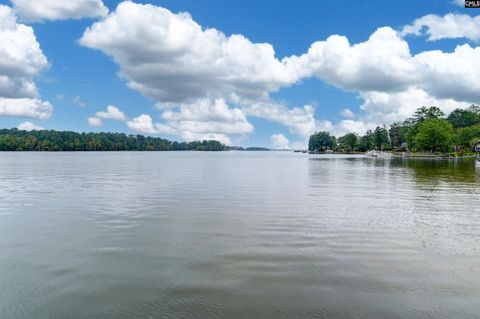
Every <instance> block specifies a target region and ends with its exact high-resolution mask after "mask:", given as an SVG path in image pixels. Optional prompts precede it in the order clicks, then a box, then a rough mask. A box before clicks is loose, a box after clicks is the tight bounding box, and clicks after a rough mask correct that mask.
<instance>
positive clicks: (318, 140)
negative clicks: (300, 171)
mask: <svg viewBox="0 0 480 319" xmlns="http://www.w3.org/2000/svg"><path fill="white" fill-rule="evenodd" d="M335 145H336V139H335V136H331V135H330V133H328V132H316V133H315V134H313V135H312V136H310V139H309V140H308V150H309V151H311V152H325V151H326V150H331V149H333V148H334V147H335Z"/></svg>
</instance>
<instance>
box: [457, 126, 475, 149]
mask: <svg viewBox="0 0 480 319" xmlns="http://www.w3.org/2000/svg"><path fill="white" fill-rule="evenodd" d="M455 137H456V139H455V141H456V145H457V146H459V147H462V148H467V149H469V148H472V147H473V146H475V144H476V142H477V141H478V140H480V124H479V125H475V126H469V127H462V128H459V129H458V130H457V134H456V136H455Z"/></svg>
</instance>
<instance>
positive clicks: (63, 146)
mask: <svg viewBox="0 0 480 319" xmlns="http://www.w3.org/2000/svg"><path fill="white" fill-rule="evenodd" d="M228 149H229V148H228V146H226V145H224V144H222V143H220V142H218V141H214V140H204V141H194V142H172V141H169V140H166V139H163V138H158V137H150V136H143V135H126V134H123V133H103V132H102V133H77V132H70V131H53V130H40V131H22V130H18V129H16V128H14V129H2V130H0V151H225V150H228Z"/></svg>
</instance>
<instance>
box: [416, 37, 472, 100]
mask: <svg viewBox="0 0 480 319" xmlns="http://www.w3.org/2000/svg"><path fill="white" fill-rule="evenodd" d="M415 60H416V61H418V62H419V63H420V64H421V65H422V73H423V79H424V80H423V81H422V83H421V85H418V87H420V88H423V89H424V90H425V91H427V92H428V93H429V94H430V95H432V96H434V97H436V98H438V99H455V100H457V101H471V102H475V103H479V102H480V81H479V79H480V76H479V75H480V64H479V63H478V61H480V47H475V48H472V47H471V46H470V45H468V44H464V45H460V46H457V47H456V48H455V50H454V51H453V52H451V53H445V52H442V51H439V50H437V51H426V52H422V53H419V54H417V55H416V56H415Z"/></svg>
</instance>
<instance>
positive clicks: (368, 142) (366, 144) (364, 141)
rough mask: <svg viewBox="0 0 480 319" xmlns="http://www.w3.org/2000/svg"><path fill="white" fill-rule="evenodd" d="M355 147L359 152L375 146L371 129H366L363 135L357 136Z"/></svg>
mask: <svg viewBox="0 0 480 319" xmlns="http://www.w3.org/2000/svg"><path fill="white" fill-rule="evenodd" d="M357 148H358V150H359V151H360V152H366V151H370V150H373V149H374V148H375V142H374V139H373V132H372V131H371V130H368V131H367V133H366V134H365V135H363V136H362V137H360V138H359V140H358V146H357Z"/></svg>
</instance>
